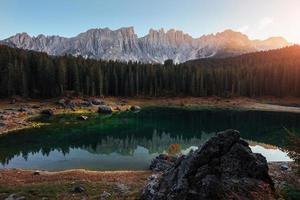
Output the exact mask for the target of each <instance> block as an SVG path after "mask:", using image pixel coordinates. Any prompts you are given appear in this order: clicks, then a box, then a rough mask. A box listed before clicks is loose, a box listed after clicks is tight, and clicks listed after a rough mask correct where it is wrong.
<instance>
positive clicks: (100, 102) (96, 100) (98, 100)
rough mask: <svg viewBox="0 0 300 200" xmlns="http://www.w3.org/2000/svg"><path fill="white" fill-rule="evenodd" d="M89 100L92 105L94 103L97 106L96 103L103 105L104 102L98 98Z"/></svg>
mask: <svg viewBox="0 0 300 200" xmlns="http://www.w3.org/2000/svg"><path fill="white" fill-rule="evenodd" d="M90 102H91V103H92V104H93V105H96V106H98V105H104V104H105V102H104V101H102V100H100V99H91V100H90Z"/></svg>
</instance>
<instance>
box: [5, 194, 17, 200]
mask: <svg viewBox="0 0 300 200" xmlns="http://www.w3.org/2000/svg"><path fill="white" fill-rule="evenodd" d="M15 198H17V195H16V194H11V195H9V196H8V197H7V198H5V199H4V200H15Z"/></svg>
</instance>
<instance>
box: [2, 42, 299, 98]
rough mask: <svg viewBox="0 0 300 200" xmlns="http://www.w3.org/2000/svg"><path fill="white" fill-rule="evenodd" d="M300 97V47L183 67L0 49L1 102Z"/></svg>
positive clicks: (8, 48)
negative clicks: (64, 97)
mask: <svg viewBox="0 0 300 200" xmlns="http://www.w3.org/2000/svg"><path fill="white" fill-rule="evenodd" d="M70 91H72V92H73V93H74V94H76V95H89V96H102V95H104V96H149V97H162V96H196V97H198V96H199V97H203V96H220V97H231V96H247V97H256V96H267V95H268V96H277V97H282V96H300V46H291V47H286V48H283V49H279V50H271V51H266V52H258V53H251V54H245V55H241V56H237V57H232V58H222V59H213V58H211V59H201V60H195V61H189V62H187V63H183V64H173V62H172V60H167V61H166V62H165V63H164V64H144V63H140V62H128V63H124V62H118V61H101V60H100V61H98V60H93V59H85V58H83V57H73V56H69V55H66V56H61V57H56V56H49V55H47V54H45V53H39V52H33V51H27V50H21V49H15V48H10V47H7V46H4V45H1V46H0V97H2V98H5V97H11V96H15V95H19V96H22V97H30V98H52V97H57V96H62V95H64V94H65V93H66V92H70Z"/></svg>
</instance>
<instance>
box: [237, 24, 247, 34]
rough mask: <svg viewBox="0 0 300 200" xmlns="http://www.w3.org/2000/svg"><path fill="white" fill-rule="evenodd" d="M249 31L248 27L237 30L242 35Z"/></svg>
mask: <svg viewBox="0 0 300 200" xmlns="http://www.w3.org/2000/svg"><path fill="white" fill-rule="evenodd" d="M248 30H249V26H248V25H246V26H242V27H240V28H238V29H237V31H239V32H242V33H246V32H247V31H248Z"/></svg>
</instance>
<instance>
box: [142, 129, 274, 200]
mask: <svg viewBox="0 0 300 200" xmlns="http://www.w3.org/2000/svg"><path fill="white" fill-rule="evenodd" d="M141 199H145V200H177V199H178V200H196V199H199V200H202V199H203V200H206V199H207V200H210V199H216V200H218V199H221V200H223V199H224V200H225V199H226V200H227V199H243V200H244V199H275V198H274V186H273V182H272V180H271V178H270V176H269V174H268V165H267V161H266V159H265V158H264V157H263V156H262V155H261V154H256V153H252V151H251V149H250V148H249V145H248V143H247V142H245V141H244V140H241V139H240V134H239V132H238V131H234V130H227V131H224V132H221V133H219V134H217V135H216V136H214V137H212V138H211V139H210V140H209V141H208V142H206V143H205V144H204V145H203V146H202V147H199V149H198V150H196V151H194V152H191V153H190V154H189V155H187V156H181V157H179V158H178V159H177V160H176V161H175V163H174V164H173V165H171V166H170V168H169V169H167V170H164V171H163V172H162V173H160V174H156V175H152V176H151V177H150V178H149V182H148V184H147V185H146V186H145V188H144V189H143V192H142V196H141Z"/></svg>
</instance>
